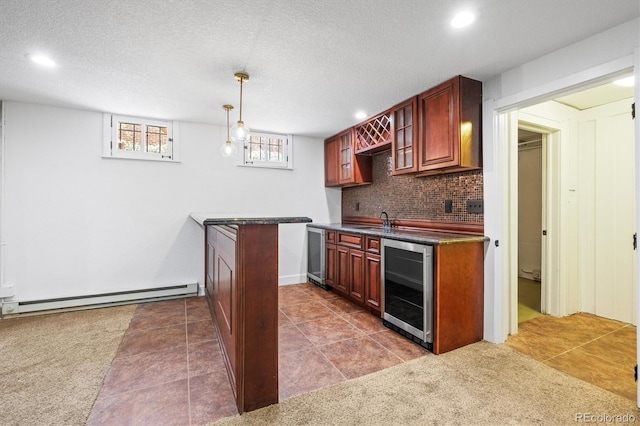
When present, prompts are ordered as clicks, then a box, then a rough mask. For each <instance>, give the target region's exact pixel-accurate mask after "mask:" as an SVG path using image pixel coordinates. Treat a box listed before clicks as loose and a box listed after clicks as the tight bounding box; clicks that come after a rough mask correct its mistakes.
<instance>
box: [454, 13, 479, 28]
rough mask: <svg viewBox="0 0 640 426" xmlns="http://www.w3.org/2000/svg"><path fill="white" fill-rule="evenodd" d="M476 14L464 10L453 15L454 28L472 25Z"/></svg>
mask: <svg viewBox="0 0 640 426" xmlns="http://www.w3.org/2000/svg"><path fill="white" fill-rule="evenodd" d="M475 19H476V16H475V15H474V14H473V13H471V12H469V11H468V10H465V11H462V12H460V13H458V14H457V15H456V16H454V17H453V19H452V20H451V26H452V27H453V28H464V27H466V26H469V25H471V23H472V22H473V21H475Z"/></svg>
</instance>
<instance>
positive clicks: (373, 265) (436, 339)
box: [326, 231, 485, 354]
mask: <svg viewBox="0 0 640 426" xmlns="http://www.w3.org/2000/svg"><path fill="white" fill-rule="evenodd" d="M380 242H381V241H380V238H378V237H377V236H369V235H364V234H358V233H356V232H339V231H328V232H327V245H326V247H327V263H326V268H327V269H326V272H327V284H328V285H329V286H330V287H332V288H333V289H334V290H335V291H336V292H337V293H339V294H341V295H342V296H343V297H345V298H348V299H349V300H352V301H355V302H357V303H359V304H361V305H363V306H366V307H368V308H369V309H370V310H371V311H372V312H375V313H377V314H378V316H381V314H382V309H383V307H382V280H381V275H382V274H381V272H382V269H381V257H382V253H381V245H380ZM484 244H485V243H484V241H478V240H476V241H468V242H459V243H455V244H435V245H434V246H433V349H432V350H433V353H434V354H441V353H445V352H449V351H451V350H454V349H457V348H460V347H462V346H465V345H468V344H471V343H474V342H478V341H480V340H482V337H483V321H484ZM329 247H331V248H329ZM330 259H333V260H330ZM329 277H335V278H332V281H331V282H330V281H329Z"/></svg>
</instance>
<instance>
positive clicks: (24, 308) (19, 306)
mask: <svg viewBox="0 0 640 426" xmlns="http://www.w3.org/2000/svg"><path fill="white" fill-rule="evenodd" d="M197 295H198V284H197V283H194V284H183V285H176V286H171V287H159V288H150V289H144V290H131V291H120V292H115V293H104V294H95V295H89V296H78V297H63V298H58V299H45V300H33V301H23V302H3V303H2V315H14V314H24V313H35V312H41V311H51V310H67V311H68V310H79V309H93V308H104V307H107V306H117V305H127V304H131V303H140V302H153V301H159V300H169V299H178V298H182V297H190V296H197Z"/></svg>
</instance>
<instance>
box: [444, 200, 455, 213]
mask: <svg viewBox="0 0 640 426" xmlns="http://www.w3.org/2000/svg"><path fill="white" fill-rule="evenodd" d="M444 212H445V213H452V212H453V200H444Z"/></svg>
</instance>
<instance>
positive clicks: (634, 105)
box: [631, 102, 636, 119]
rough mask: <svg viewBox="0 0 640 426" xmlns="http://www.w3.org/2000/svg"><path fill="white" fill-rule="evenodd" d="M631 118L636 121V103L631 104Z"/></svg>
mask: <svg viewBox="0 0 640 426" xmlns="http://www.w3.org/2000/svg"><path fill="white" fill-rule="evenodd" d="M631 118H632V119H635V118H636V103H635V102H634V103H632V104H631Z"/></svg>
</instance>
